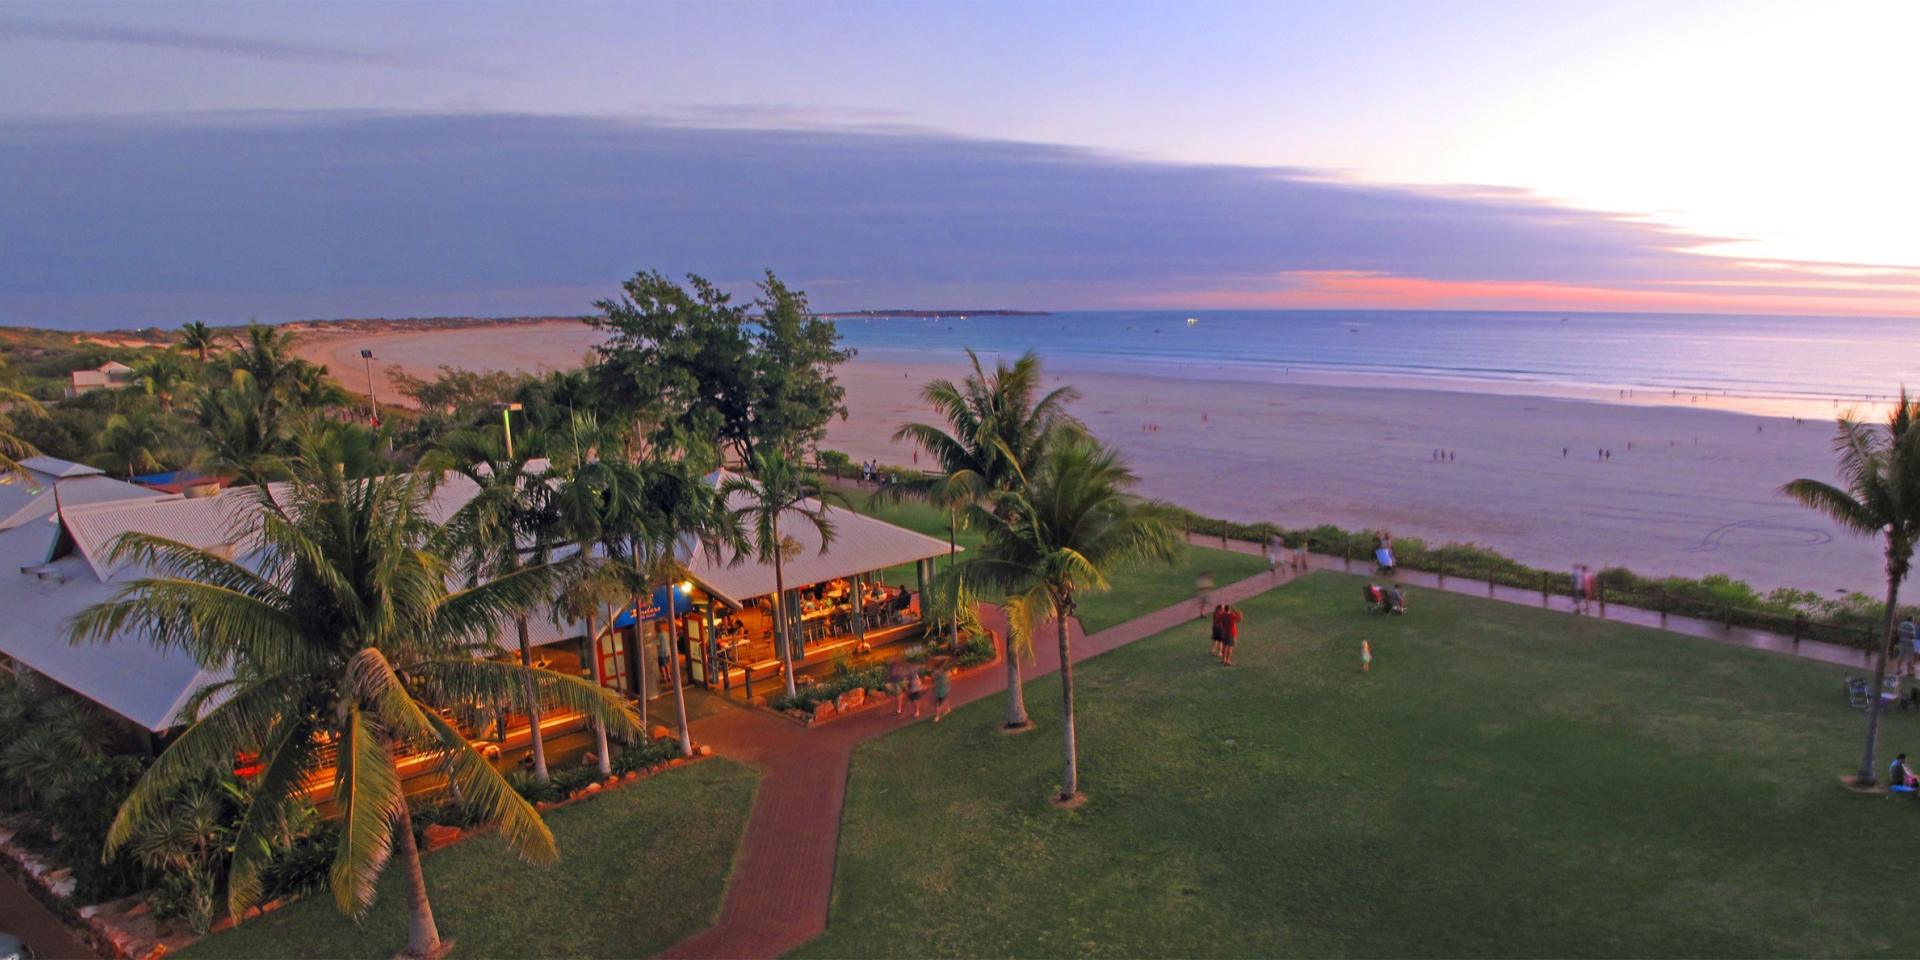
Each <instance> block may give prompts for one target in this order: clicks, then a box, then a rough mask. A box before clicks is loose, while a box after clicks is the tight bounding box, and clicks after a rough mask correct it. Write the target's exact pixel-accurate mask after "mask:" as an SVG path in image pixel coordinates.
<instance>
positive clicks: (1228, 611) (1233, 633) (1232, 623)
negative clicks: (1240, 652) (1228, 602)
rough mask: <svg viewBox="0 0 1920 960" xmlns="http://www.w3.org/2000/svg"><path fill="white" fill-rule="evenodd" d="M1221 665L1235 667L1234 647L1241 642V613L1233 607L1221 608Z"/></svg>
mask: <svg viewBox="0 0 1920 960" xmlns="http://www.w3.org/2000/svg"><path fill="white" fill-rule="evenodd" d="M1220 609H1221V613H1220V665H1221V666H1224V667H1231V666H1233V645H1234V644H1235V643H1237V642H1238V641H1239V640H1240V619H1241V618H1240V611H1238V610H1235V609H1234V608H1233V607H1232V606H1223V607H1221V608H1220Z"/></svg>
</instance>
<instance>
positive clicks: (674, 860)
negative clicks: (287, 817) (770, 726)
mask: <svg viewBox="0 0 1920 960" xmlns="http://www.w3.org/2000/svg"><path fill="white" fill-rule="evenodd" d="M758 779H759V775H758V774H756V773H755V772H754V771H752V770H751V769H749V768H747V767H743V766H740V765H739V764H736V763H732V762H730V761H726V760H718V759H715V760H705V761H702V762H700V763H696V764H693V765H692V766H688V767H683V768H680V769H677V770H670V771H667V772H665V773H662V774H660V775H658V776H655V777H653V778H652V779H649V780H645V781H642V782H641V783H638V784H635V785H632V786H629V787H625V788H623V789H620V790H617V791H614V792H613V793H611V794H608V795H606V796H603V797H600V798H598V799H595V800H593V801H590V802H587V803H580V804H575V805H573V806H570V807H566V808H564V809H561V810H555V811H553V812H551V813H549V814H547V822H548V824H549V825H551V827H552V828H553V833H554V836H555V838H556V839H558V840H559V842H560V857H561V859H560V864H559V865H558V866H556V867H552V868H540V867H532V866H528V865H526V864H524V863H521V862H520V861H519V860H518V859H517V858H515V857H514V856H513V855H512V854H511V853H509V852H508V851H507V849H506V847H504V846H502V845H501V844H500V843H499V842H498V841H497V840H495V839H493V838H491V837H476V838H473V839H470V840H466V841H463V842H461V843H459V844H457V845H455V846H452V847H449V848H447V849H445V850H440V851H437V852H434V853H430V854H428V855H427V856H426V858H425V861H424V862H425V867H426V875H427V892H428V894H429V895H430V896H431V897H432V899H433V910H434V919H435V921H437V922H438V924H439V926H440V935H441V936H442V937H451V938H453V939H455V940H457V941H458V943H457V944H455V953H456V955H457V956H463V957H645V956H651V955H653V954H654V953H657V952H659V951H661V950H663V949H666V948H667V947H669V946H672V945H673V944H675V943H678V942H679V941H680V940H682V939H684V938H686V937H688V936H690V935H692V934H694V933H696V932H698V931H700V930H703V929H705V928H706V927H707V926H709V925H711V924H712V923H713V920H714V917H715V915H716V914H717V913H718V912H719V909H720V899H721V895H722V894H723V893H724V892H725V890H726V885H727V877H728V875H729V874H730V873H731V872H732V869H733V860H734V853H735V850H736V848H737V847H738V846H739V843H740V837H741V833H742V831H743V830H744V829H745V827H746V823H747V815H748V812H749V811H750V810H751V809H752V807H753V794H754V788H755V785H756V783H757V782H758ZM406 939H407V916H406V908H405V903H404V899H403V896H402V894H401V891H400V885H399V882H398V878H397V876H395V875H394V873H393V872H392V871H389V872H388V875H387V876H386V878H384V879H383V880H382V881H381V885H380V897H379V900H378V901H377V902H376V903H375V904H374V906H373V909H372V910H371V911H370V912H369V913H368V915H367V917H366V919H365V920H363V921H362V922H360V923H359V924H358V925H356V924H354V923H353V921H351V920H348V919H346V918H345V917H343V916H342V915H341V914H339V913H338V912H336V911H335V910H334V907H333V899H332V897H331V895H330V894H328V893H326V892H321V893H318V894H315V895H313V896H310V897H308V898H307V899H305V900H302V901H300V902H299V903H297V904H294V905H293V906H290V907H287V908H285V909H283V910H278V911H275V912H273V913H270V914H267V915H266V916H264V917H260V918H258V919H256V920H253V921H250V922H248V923H246V924H244V925H242V926H240V927H238V928H236V929H234V930H231V931H228V932H226V933H220V934H215V935H213V936H211V937H208V938H207V939H205V940H202V941H201V942H199V943H198V944H195V945H194V946H192V947H190V948H188V949H187V950H185V951H183V953H182V956H189V957H236V958H263V957H329V958H331V957H369V958H381V960H384V958H387V957H392V956H396V955H398V954H399V952H400V951H401V949H402V948H403V947H405V946H406Z"/></svg>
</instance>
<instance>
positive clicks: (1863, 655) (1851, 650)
mask: <svg viewBox="0 0 1920 960" xmlns="http://www.w3.org/2000/svg"><path fill="white" fill-rule="evenodd" d="M1187 541H1188V542H1189V543H1191V544H1193V545H1194V546H1196V547H1209V548H1212V549H1214V550H1230V551H1232V552H1234V553H1245V554H1252V555H1254V556H1259V555H1260V546H1259V545H1258V544H1253V543H1247V542H1246V541H1243V540H1229V541H1227V544H1226V546H1222V545H1221V543H1220V538H1219V537H1207V536H1201V535H1199V534H1188V535H1187ZM1307 566H1308V569H1310V570H1334V571H1344V572H1350V573H1355V574H1360V575H1363V576H1365V575H1370V574H1372V573H1373V564H1372V561H1371V560H1367V561H1360V560H1355V561H1353V562H1352V564H1351V565H1349V564H1348V563H1346V562H1345V561H1342V560H1341V559H1340V558H1338V557H1329V556H1325V555H1323V554H1318V553H1310V554H1307ZM1256 579H1258V578H1256ZM1373 579H1374V580H1377V581H1379V582H1382V583H1384V582H1386V581H1387V580H1388V579H1391V580H1392V581H1393V582H1394V583H1398V584H1400V585H1401V586H1415V587H1421V588H1424V589H1428V590H1445V591H1447V592H1449V593H1459V594H1465V595H1467V596H1472V597H1488V598H1491V599H1494V600H1499V601H1502V602H1504V603H1516V604H1520V605H1522V606H1528V607H1539V608H1541V609H1543V610H1558V611H1560V612H1562V613H1572V612H1574V610H1573V598H1572V597H1563V596H1559V595H1557V594H1552V595H1549V596H1547V597H1545V598H1542V597H1541V595H1540V591H1538V590H1529V589H1523V588H1520V587H1509V586H1503V585H1499V584H1489V583H1487V582H1486V581H1485V580H1473V579H1470V578H1467V577H1446V578H1442V577H1440V576H1439V575H1438V574H1434V573H1430V572H1427V571H1424V570H1401V571H1398V572H1396V573H1395V574H1394V575H1393V576H1392V577H1391V578H1386V577H1379V576H1374V577H1373ZM1414 603H1415V605H1417V604H1418V599H1417V598H1416V599H1415V601H1414ZM1598 610H1599V612H1598V613H1589V614H1586V616H1597V617H1599V618H1601V619H1602V620H1611V621H1613V622H1615V623H1631V624H1635V625H1637V626H1642V627H1653V628H1655V629H1658V630H1668V631H1671V632H1673V633H1680V634H1685V635H1687V636H1690V637H1700V638H1703V639H1706V640H1714V641H1718V642H1720V643H1730V644H1733V645H1734V646H1740V647H1750V648H1752V649H1755V650H1765V651H1767V652H1769V653H1782V654H1786V655H1788V656H1794V657H1800V658H1802V659H1806V660H1818V661H1820V662H1821V663H1832V664H1838V665H1839V666H1843V667H1861V668H1864V669H1868V670H1871V669H1873V653H1872V651H1869V650H1866V649H1863V648H1861V647H1846V646H1841V645H1839V644H1833V643H1822V642H1820V641H1818V640H1795V639H1793V638H1792V637H1790V636H1787V635H1785V634H1779V633H1773V632H1771V631H1767V630H1756V629H1753V628H1751V627H1727V626H1725V625H1723V624H1721V623H1719V622H1717V621H1713V620H1700V619H1697V618H1694V617H1682V616H1678V615H1666V614H1662V613H1660V612H1658V611H1655V610H1644V609H1641V608H1640V607H1628V606H1623V605H1620V604H1612V605H1602V606H1601V607H1599V608H1598Z"/></svg>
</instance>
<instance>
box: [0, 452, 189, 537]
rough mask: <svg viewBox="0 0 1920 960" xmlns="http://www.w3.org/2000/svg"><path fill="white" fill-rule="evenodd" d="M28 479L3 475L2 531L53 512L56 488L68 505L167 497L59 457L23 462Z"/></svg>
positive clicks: (0, 488)
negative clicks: (55, 485)
mask: <svg viewBox="0 0 1920 960" xmlns="http://www.w3.org/2000/svg"><path fill="white" fill-rule="evenodd" d="M20 466H21V467H22V468H24V469H25V471H26V475H25V476H21V475H20V474H17V473H14V474H5V475H0V530H8V529H11V528H13V527H17V526H19V525H21V524H23V523H26V522H27V521H29V520H34V519H38V518H40V517H44V516H46V515H48V514H50V513H52V512H53V504H54V500H55V497H54V484H55V483H58V484H59V487H60V490H59V494H60V495H59V497H58V499H59V502H60V503H61V504H62V505H63V506H65V505H71V504H82V503H100V502H103V501H107V500H151V499H155V498H159V497H162V496H165V494H161V493H158V492H156V491H153V490H149V489H147V488H146V487H142V486H139V485H137V484H131V483H125V482H123V481H120V480H115V479H113V478H112V477H109V476H106V475H105V474H103V473H101V471H99V470H98V469H96V468H94V467H89V466H87V465H86V464H84V463H74V462H73V461H71V460H61V459H59V458H57V457H44V456H42V457H28V458H26V459H25V460H22V461H20Z"/></svg>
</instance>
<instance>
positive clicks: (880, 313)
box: [814, 310, 1053, 320]
mask: <svg viewBox="0 0 1920 960" xmlns="http://www.w3.org/2000/svg"><path fill="white" fill-rule="evenodd" d="M1052 315H1053V314H1052V313H1051V312H1049V311H1046V310H843V311H841V312H839V313H816V314H814V316H816V317H823V318H825V319H828V320H964V319H966V318H967V317H1048V316H1052Z"/></svg>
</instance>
